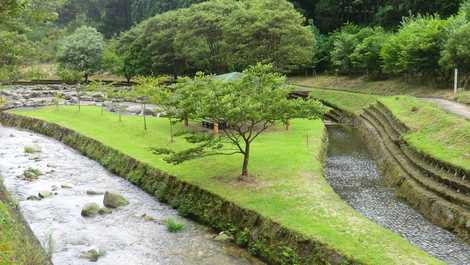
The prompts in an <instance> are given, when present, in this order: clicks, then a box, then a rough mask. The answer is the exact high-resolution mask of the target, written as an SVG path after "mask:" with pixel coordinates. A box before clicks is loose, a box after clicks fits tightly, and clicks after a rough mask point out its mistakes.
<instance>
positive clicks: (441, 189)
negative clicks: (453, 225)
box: [361, 112, 470, 209]
mask: <svg viewBox="0 0 470 265" xmlns="http://www.w3.org/2000/svg"><path fill="white" fill-rule="evenodd" d="M361 116H362V118H363V119H365V120H366V121H368V122H369V123H370V124H371V125H372V126H373V127H374V128H375V129H376V130H377V131H378V133H379V135H380V136H381V138H382V143H383V145H384V147H385V148H386V150H387V152H389V153H390V155H391V157H393V159H394V160H395V161H396V162H397V164H398V165H399V166H400V167H401V169H402V171H403V172H405V173H406V175H407V176H408V177H410V178H412V179H414V180H415V181H416V182H418V183H419V184H421V185H422V186H423V187H424V188H426V189H428V190H430V191H431V192H434V193H436V195H439V196H440V197H442V198H443V199H445V200H447V201H449V202H452V203H455V204H456V205H459V206H462V207H464V208H467V209H470V197H469V196H466V195H465V194H461V193H458V192H456V191H455V190H453V189H451V188H450V187H449V186H447V185H444V184H442V183H439V182H437V181H434V180H433V179H431V178H429V177H426V176H424V175H423V174H422V173H421V172H420V171H419V170H417V169H416V168H414V167H413V164H412V163H410V161H408V160H407V159H406V158H405V157H404V155H403V153H402V151H401V149H400V148H399V146H397V145H396V144H395V143H394V142H393V141H391V139H390V137H389V136H388V135H387V133H386V131H385V130H384V129H383V128H382V127H381V125H380V124H379V121H378V120H377V119H376V118H375V117H373V116H371V115H369V113H367V112H364V113H363V114H362V115H361Z"/></svg>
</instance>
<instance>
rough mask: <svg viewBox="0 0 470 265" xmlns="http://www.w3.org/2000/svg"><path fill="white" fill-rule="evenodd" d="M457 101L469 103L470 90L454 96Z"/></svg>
mask: <svg viewBox="0 0 470 265" xmlns="http://www.w3.org/2000/svg"><path fill="white" fill-rule="evenodd" d="M455 100H456V101H457V102H460V103H463V104H468V105H470V91H462V92H460V93H458V94H457V97H456V98H455Z"/></svg>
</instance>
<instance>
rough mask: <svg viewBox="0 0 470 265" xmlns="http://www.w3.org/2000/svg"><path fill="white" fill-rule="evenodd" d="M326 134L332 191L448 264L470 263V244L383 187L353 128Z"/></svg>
mask: <svg viewBox="0 0 470 265" xmlns="http://www.w3.org/2000/svg"><path fill="white" fill-rule="evenodd" d="M328 135H329V146H328V158H327V163H326V168H325V173H326V176H327V179H328V181H329V182H330V184H331V186H332V187H333V189H334V190H335V191H336V192H337V193H338V194H339V195H340V196H341V197H342V198H343V199H344V200H345V201H346V202H348V203H349V204H350V205H351V207H353V208H354V209H356V210H357V211H359V212H360V213H362V214H363V215H364V216H366V217H367V218H369V219H371V220H373V221H375V222H376V223H378V224H380V225H382V226H384V227H386V228H388V229H390V230H392V231H394V232H396V233H398V234H399V235H400V236H402V237H403V238H405V239H407V240H408V241H410V242H411V243H412V244H414V245H416V246H418V247H419V248H421V249H423V250H424V251H426V252H427V253H429V254H430V255H432V256H435V257H437V258H439V259H441V260H444V261H445V262H446V263H448V264H451V265H467V264H470V245H468V244H466V243H465V242H464V241H463V240H461V239H460V238H458V237H457V236H456V235H454V234H452V233H451V232H449V231H447V230H444V229H442V228H440V227H438V226H436V225H434V224H432V223H431V222H430V221H428V220H427V219H426V218H424V217H423V216H422V215H421V214H420V213H418V212H417V211H416V210H414V209H413V208H411V207H410V206H408V205H407V204H406V203H405V202H403V201H401V200H399V199H398V198H397V196H396V195H395V192H394V190H393V189H392V188H389V187H386V186H385V184H384V182H385V181H384V177H383V176H382V175H381V174H380V172H379V170H378V168H377V165H376V163H375V161H374V160H373V159H372V158H371V156H370V155H369V153H368V151H367V148H366V146H365V144H364V143H363V141H362V139H361V137H360V135H359V133H358V131H357V130H356V129H354V128H352V127H350V126H342V125H331V126H328Z"/></svg>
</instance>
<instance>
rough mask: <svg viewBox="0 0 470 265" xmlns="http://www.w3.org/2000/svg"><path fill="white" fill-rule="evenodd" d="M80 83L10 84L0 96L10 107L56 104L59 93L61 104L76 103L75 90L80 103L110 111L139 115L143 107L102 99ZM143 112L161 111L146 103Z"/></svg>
mask: <svg viewBox="0 0 470 265" xmlns="http://www.w3.org/2000/svg"><path fill="white" fill-rule="evenodd" d="M79 86H80V85H66V84H64V85H12V86H7V87H4V88H3V89H0V96H1V97H5V98H6V99H7V104H6V105H5V106H4V107H5V108H7V109H10V108H31V107H41V106H47V105H54V104H56V102H55V98H56V95H60V99H59V100H58V101H59V102H58V103H59V104H61V105H72V104H77V102H78V97H77V94H78V92H77V91H81V92H80V95H81V96H80V104H83V105H97V106H101V105H102V104H104V105H105V107H106V109H107V110H108V111H111V112H117V111H119V110H120V111H121V112H123V113H128V114H134V115H141V114H142V113H143V108H142V106H141V104H138V103H135V102H119V103H116V102H112V101H109V100H106V101H105V100H104V97H103V94H101V93H99V92H88V91H84V87H83V86H82V87H80V89H77V88H79ZM116 89H129V87H119V88H116ZM145 113H146V114H147V115H153V116H159V115H161V114H162V113H161V112H160V111H159V108H158V107H157V106H154V105H146V107H145Z"/></svg>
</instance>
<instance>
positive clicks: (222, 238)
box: [214, 232, 233, 242]
mask: <svg viewBox="0 0 470 265" xmlns="http://www.w3.org/2000/svg"><path fill="white" fill-rule="evenodd" d="M214 240H215V241H220V242H228V241H231V240H233V237H232V236H231V235H228V234H226V233H225V232H220V233H219V234H218V235H217V236H216V237H214Z"/></svg>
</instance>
